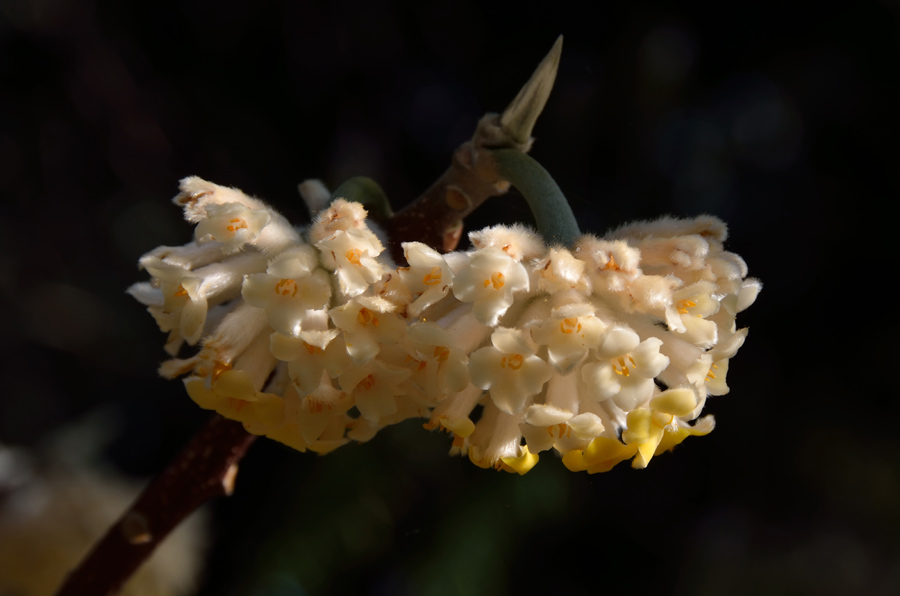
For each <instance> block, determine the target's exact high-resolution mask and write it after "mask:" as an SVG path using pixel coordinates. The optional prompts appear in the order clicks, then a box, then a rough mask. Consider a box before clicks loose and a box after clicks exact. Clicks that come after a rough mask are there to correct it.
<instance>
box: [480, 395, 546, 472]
mask: <svg viewBox="0 0 900 596" xmlns="http://www.w3.org/2000/svg"><path fill="white" fill-rule="evenodd" d="M523 416H524V412H519V413H518V414H509V413H507V412H503V411H501V410H500V409H498V408H497V407H496V406H495V405H494V404H493V403H489V404H487V405H486V406H485V407H484V412H483V413H482V414H481V420H479V421H478V425H477V426H476V427H475V431H474V432H473V433H472V435H471V436H470V437H469V438H468V439H467V440H466V449H467V451H468V454H469V459H470V460H471V461H472V463H474V464H475V465H476V466H479V467H481V468H491V467H493V468H497V469H505V470H506V471H508V472H516V473H518V474H525V473H526V472H528V471H529V470H530V469H531V468H533V467H534V466H535V464H537V462H538V454H537V453H531V452H530V451H529V449H528V446H527V445H521V444H520V443H521V441H522V431H521V430H519V424H520V423H521V422H522V417H523Z"/></svg>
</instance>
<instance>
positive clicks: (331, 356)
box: [269, 329, 351, 395]
mask: <svg viewBox="0 0 900 596" xmlns="http://www.w3.org/2000/svg"><path fill="white" fill-rule="evenodd" d="M300 335H301V337H292V336H289V335H283V334H281V333H273V334H272V335H271V336H270V337H269V342H270V343H269V349H270V350H271V351H272V355H273V356H275V357H276V358H278V359H279V360H281V361H282V362H287V364H288V373H289V375H290V379H291V382H292V383H293V385H294V387H295V388H296V389H297V391H299V392H300V394H301V395H307V394H309V393H312V392H313V391H315V389H316V388H317V387H318V386H319V384H320V382H321V377H322V373H327V374H328V375H329V376H330V377H331V378H337V377H338V376H339V375H340V374H341V373H342V372H343V371H344V370H345V369H346V368H347V367H349V366H350V365H351V362H350V359H349V357H348V356H347V350H346V347H345V346H344V340H343V339H342V338H341V339H337V340H336V341H332V340H335V338H336V337H337V336H338V331H337V330H334V329H330V330H327V331H321V332H301V334H300ZM304 338H305V339H304Z"/></svg>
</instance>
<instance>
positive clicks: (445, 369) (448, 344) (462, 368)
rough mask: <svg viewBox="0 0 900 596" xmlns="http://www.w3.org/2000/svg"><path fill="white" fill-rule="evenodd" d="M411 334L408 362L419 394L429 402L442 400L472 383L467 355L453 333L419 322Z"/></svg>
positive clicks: (411, 380)
mask: <svg viewBox="0 0 900 596" xmlns="http://www.w3.org/2000/svg"><path fill="white" fill-rule="evenodd" d="M408 335H409V339H410V342H409V348H408V355H407V357H406V359H405V361H406V363H407V364H408V366H409V368H410V370H411V376H410V379H409V383H410V385H412V387H413V388H414V390H415V392H416V394H417V395H419V396H420V397H421V398H422V399H423V400H425V401H432V402H434V401H442V400H443V399H444V398H445V397H446V396H447V395H451V394H456V393H459V392H460V391H462V390H463V389H465V388H466V387H468V386H469V368H468V361H467V358H466V355H465V353H463V351H462V350H460V349H459V348H457V347H456V346H455V345H454V341H453V337H452V336H451V335H450V334H449V333H447V332H446V331H445V330H443V329H441V328H440V327H439V326H438V325H435V324H434V323H415V324H413V325H411V326H410V327H409V329H408Z"/></svg>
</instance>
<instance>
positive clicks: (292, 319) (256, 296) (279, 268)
mask: <svg viewBox="0 0 900 596" xmlns="http://www.w3.org/2000/svg"><path fill="white" fill-rule="evenodd" d="M316 264H317V259H316V255H315V253H314V251H313V250H312V248H310V247H308V246H306V247H298V248H296V249H292V250H290V251H285V252H284V253H281V254H280V255H278V256H277V257H275V259H274V260H273V261H272V262H271V263H270V264H269V267H268V269H266V272H265V273H257V274H254V275H248V276H247V278H246V279H245V280H244V285H243V288H242V290H241V294H242V296H243V297H244V300H245V301H246V302H247V303H248V304H251V305H253V306H255V307H257V308H264V309H265V310H266V315H267V316H268V318H269V325H271V326H272V328H273V329H275V330H276V331H278V332H279V333H284V334H285V335H293V336H295V337H296V336H298V335H299V333H300V331H301V329H302V321H303V319H304V317H305V316H306V312H307V311H308V310H321V309H324V308H326V307H327V306H328V303H329V300H330V299H331V283H330V279H329V276H328V273H327V272H326V271H325V270H324V269H320V268H318V267H316Z"/></svg>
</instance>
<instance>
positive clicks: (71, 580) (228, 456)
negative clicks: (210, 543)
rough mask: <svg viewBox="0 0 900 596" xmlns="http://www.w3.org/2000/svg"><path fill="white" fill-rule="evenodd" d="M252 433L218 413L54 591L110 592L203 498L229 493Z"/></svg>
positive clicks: (93, 595)
mask: <svg viewBox="0 0 900 596" xmlns="http://www.w3.org/2000/svg"><path fill="white" fill-rule="evenodd" d="M255 439H256V436H255V435H251V434H250V433H248V432H247V431H246V430H244V427H243V426H242V425H241V423H239V422H234V421H232V420H227V419H225V418H223V417H221V416H219V415H218V414H216V415H214V416H213V417H212V418H211V419H210V421H209V422H208V423H207V424H206V426H204V427H203V428H202V429H200V431H198V432H197V434H196V435H194V438H193V439H192V440H191V442H190V443H188V445H187V447H185V448H184V450H182V452H181V453H179V454H178V456H177V457H176V458H175V460H174V461H173V462H172V463H171V464H169V467H167V468H166V469H165V471H164V472H163V473H162V474H160V475H159V476H157V477H156V478H155V479H154V480H153V481H152V482H151V483H150V484H149V485H148V486H147V488H145V489H144V491H143V492H142V493H141V495H140V496H139V497H138V499H137V501H135V503H134V504H133V505H132V506H131V508H130V509H129V510H128V511H127V512H126V513H125V515H123V516H122V517H121V518H120V519H119V521H118V522H116V524H115V525H114V526H113V527H112V528H110V530H109V531H108V532H107V533H106V535H105V536H104V537H103V538H102V539H101V540H100V542H98V543H97V544H96V545H95V546H94V549H93V550H92V551H91V552H90V553H89V554H88V555H87V557H86V558H85V559H84V561H82V563H81V565H80V566H79V567H78V568H77V569H76V570H75V571H73V572H72V573H71V574H70V575H69V577H68V578H67V579H66V582H65V583H64V584H63V586H62V587H61V588H60V590H59V592H57V596H112V595H114V594H117V593H118V592H119V590H120V589H121V588H122V585H123V584H124V583H125V582H126V581H127V580H128V578H129V577H131V575H132V573H134V572H135V570H137V568H138V567H139V566H140V565H141V564H142V563H143V562H144V561H145V560H146V559H147V558H148V557H149V556H150V555H151V554H152V553H153V551H154V550H155V549H156V547H157V546H159V544H160V543H161V542H162V540H163V539H164V538H165V537H166V536H167V535H168V534H169V532H171V531H172V530H173V529H175V527H176V526H178V524H180V523H181V522H182V521H183V520H184V519H185V518H186V517H188V516H189V515H190V514H191V513H193V512H194V511H195V510H196V509H197V508H199V507H200V506H201V505H203V504H204V503H205V502H206V501H208V500H210V499H212V498H214V497H220V496H225V495H230V494H231V492H232V490H233V488H234V479H235V476H236V474H237V464H238V462H239V461H240V460H241V458H242V457H244V454H245V453H246V451H247V449H248V448H249V447H250V445H252V444H253V441H254V440H255Z"/></svg>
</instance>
